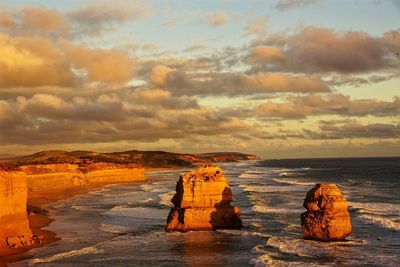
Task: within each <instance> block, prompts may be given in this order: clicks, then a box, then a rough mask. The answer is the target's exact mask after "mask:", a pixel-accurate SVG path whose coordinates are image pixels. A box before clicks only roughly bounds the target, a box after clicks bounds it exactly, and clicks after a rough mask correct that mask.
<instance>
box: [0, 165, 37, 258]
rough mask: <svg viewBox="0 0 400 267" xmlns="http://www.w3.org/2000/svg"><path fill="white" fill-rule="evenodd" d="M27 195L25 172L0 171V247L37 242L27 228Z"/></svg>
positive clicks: (13, 246) (12, 246)
mask: <svg viewBox="0 0 400 267" xmlns="http://www.w3.org/2000/svg"><path fill="white" fill-rule="evenodd" d="M27 196H28V188H27V183H26V174H25V173H23V172H4V171H0V203H1V209H0V226H1V227H0V247H9V248H18V247H21V246H32V245H35V244H37V243H39V240H38V238H37V237H34V236H33V234H32V231H31V230H30V228H29V222H28V218H27V211H26V200H27ZM0 256H1V255H0Z"/></svg>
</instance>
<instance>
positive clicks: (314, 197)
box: [301, 184, 351, 241]
mask: <svg viewBox="0 0 400 267" xmlns="http://www.w3.org/2000/svg"><path fill="white" fill-rule="evenodd" d="M303 206H304V208H306V209H307V211H306V212H304V213H303V214H302V215H301V228H302V231H303V237H304V238H306V239H314V240H323V241H335V240H343V239H345V237H346V236H348V235H349V234H350V233H351V222H350V214H349V212H348V210H347V202H346V199H345V198H344V196H343V195H342V193H341V192H340V190H339V188H338V187H337V186H336V184H317V185H316V186H315V187H314V188H313V189H311V190H310V191H309V192H308V193H307V196H306V198H305V199H304V203H303Z"/></svg>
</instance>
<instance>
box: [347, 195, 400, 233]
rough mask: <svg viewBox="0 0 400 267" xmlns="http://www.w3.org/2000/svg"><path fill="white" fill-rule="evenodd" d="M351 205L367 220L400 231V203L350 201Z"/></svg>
mask: <svg viewBox="0 0 400 267" xmlns="http://www.w3.org/2000/svg"><path fill="white" fill-rule="evenodd" d="M349 205H350V207H351V208H353V209H355V212H356V213H357V214H358V215H359V217H360V218H362V219H364V220H365V221H366V222H370V223H374V224H378V225H380V226H382V227H384V228H386V229H389V230H395V231H400V206H399V205H396V204H390V203H374V202H372V203H361V202H350V203H349ZM350 210H351V209H350Z"/></svg>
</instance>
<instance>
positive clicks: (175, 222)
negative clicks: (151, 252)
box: [166, 167, 242, 232]
mask: <svg viewBox="0 0 400 267" xmlns="http://www.w3.org/2000/svg"><path fill="white" fill-rule="evenodd" d="M232 198H233V197H232V191H231V189H230V187H229V185H228V182H227V180H226V178H225V176H224V174H223V172H222V170H221V169H220V168H219V167H203V168H199V169H197V170H195V171H192V172H188V173H186V174H185V175H183V176H181V177H180V179H179V181H178V183H177V185H176V194H175V195H174V197H173V198H172V203H173V204H174V208H172V209H171V211H170V213H169V215H168V219H167V226H166V231H181V232H186V231H190V230H215V229H221V228H231V229H238V228H241V227H242V221H241V220H240V209H239V208H238V207H232V206H230V202H231V201H232Z"/></svg>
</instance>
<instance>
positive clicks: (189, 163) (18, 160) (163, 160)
mask: <svg viewBox="0 0 400 267" xmlns="http://www.w3.org/2000/svg"><path fill="white" fill-rule="evenodd" d="M259 159H260V158H259V157H258V156H256V155H249V154H244V153H238V152H218V153H207V154H179V153H171V152H165V151H138V150H130V151H123V152H111V153H100V152H94V151H82V150H77V151H71V152H68V151H63V150H46V151H41V152H37V153H34V154H32V155H27V156H19V157H13V158H6V159H0V169H4V170H12V169H16V168H18V167H20V166H25V165H43V164H77V165H79V166H80V167H85V166H88V165H93V164H99V163H108V164H117V165H129V166H131V167H132V166H133V167H146V168H165V167H193V166H201V165H207V164H210V163H214V162H235V161H240V160H259Z"/></svg>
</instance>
